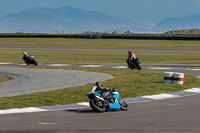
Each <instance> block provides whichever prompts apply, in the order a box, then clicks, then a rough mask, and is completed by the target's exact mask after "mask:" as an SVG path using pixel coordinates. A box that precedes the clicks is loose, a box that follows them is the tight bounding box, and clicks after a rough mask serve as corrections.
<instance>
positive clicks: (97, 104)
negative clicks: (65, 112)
mask: <svg viewBox="0 0 200 133" xmlns="http://www.w3.org/2000/svg"><path fill="white" fill-rule="evenodd" d="M90 107H91V108H92V109H93V110H94V111H95V112H99V113H102V112H104V111H105V110H106V106H105V104H104V103H103V102H102V101H98V100H96V99H90Z"/></svg>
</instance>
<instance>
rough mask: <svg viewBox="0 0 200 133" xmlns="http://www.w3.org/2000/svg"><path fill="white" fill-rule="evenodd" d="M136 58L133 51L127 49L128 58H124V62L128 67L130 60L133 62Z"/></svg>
mask: <svg viewBox="0 0 200 133" xmlns="http://www.w3.org/2000/svg"><path fill="white" fill-rule="evenodd" d="M136 59H137V58H136V55H135V54H134V53H133V52H131V51H128V58H127V60H126V63H127V65H128V68H130V63H131V62H135V60H136Z"/></svg>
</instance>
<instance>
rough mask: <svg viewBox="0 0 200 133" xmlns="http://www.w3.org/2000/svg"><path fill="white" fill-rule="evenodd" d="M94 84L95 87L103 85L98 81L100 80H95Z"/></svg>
mask: <svg viewBox="0 0 200 133" xmlns="http://www.w3.org/2000/svg"><path fill="white" fill-rule="evenodd" d="M94 85H95V86H97V87H103V85H102V83H100V82H96V83H95V84H94Z"/></svg>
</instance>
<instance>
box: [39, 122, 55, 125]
mask: <svg viewBox="0 0 200 133" xmlns="http://www.w3.org/2000/svg"><path fill="white" fill-rule="evenodd" d="M37 124H40V125H57V124H56V123H46V122H37Z"/></svg>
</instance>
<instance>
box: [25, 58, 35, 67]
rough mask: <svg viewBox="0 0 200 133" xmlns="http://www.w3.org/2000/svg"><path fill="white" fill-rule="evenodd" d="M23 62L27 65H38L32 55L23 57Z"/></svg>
mask: <svg viewBox="0 0 200 133" xmlns="http://www.w3.org/2000/svg"><path fill="white" fill-rule="evenodd" d="M25 63H26V64H27V65H29V64H34V65H35V66H37V65H38V63H37V61H36V60H35V58H34V56H28V57H27V58H26V59H25Z"/></svg>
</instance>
